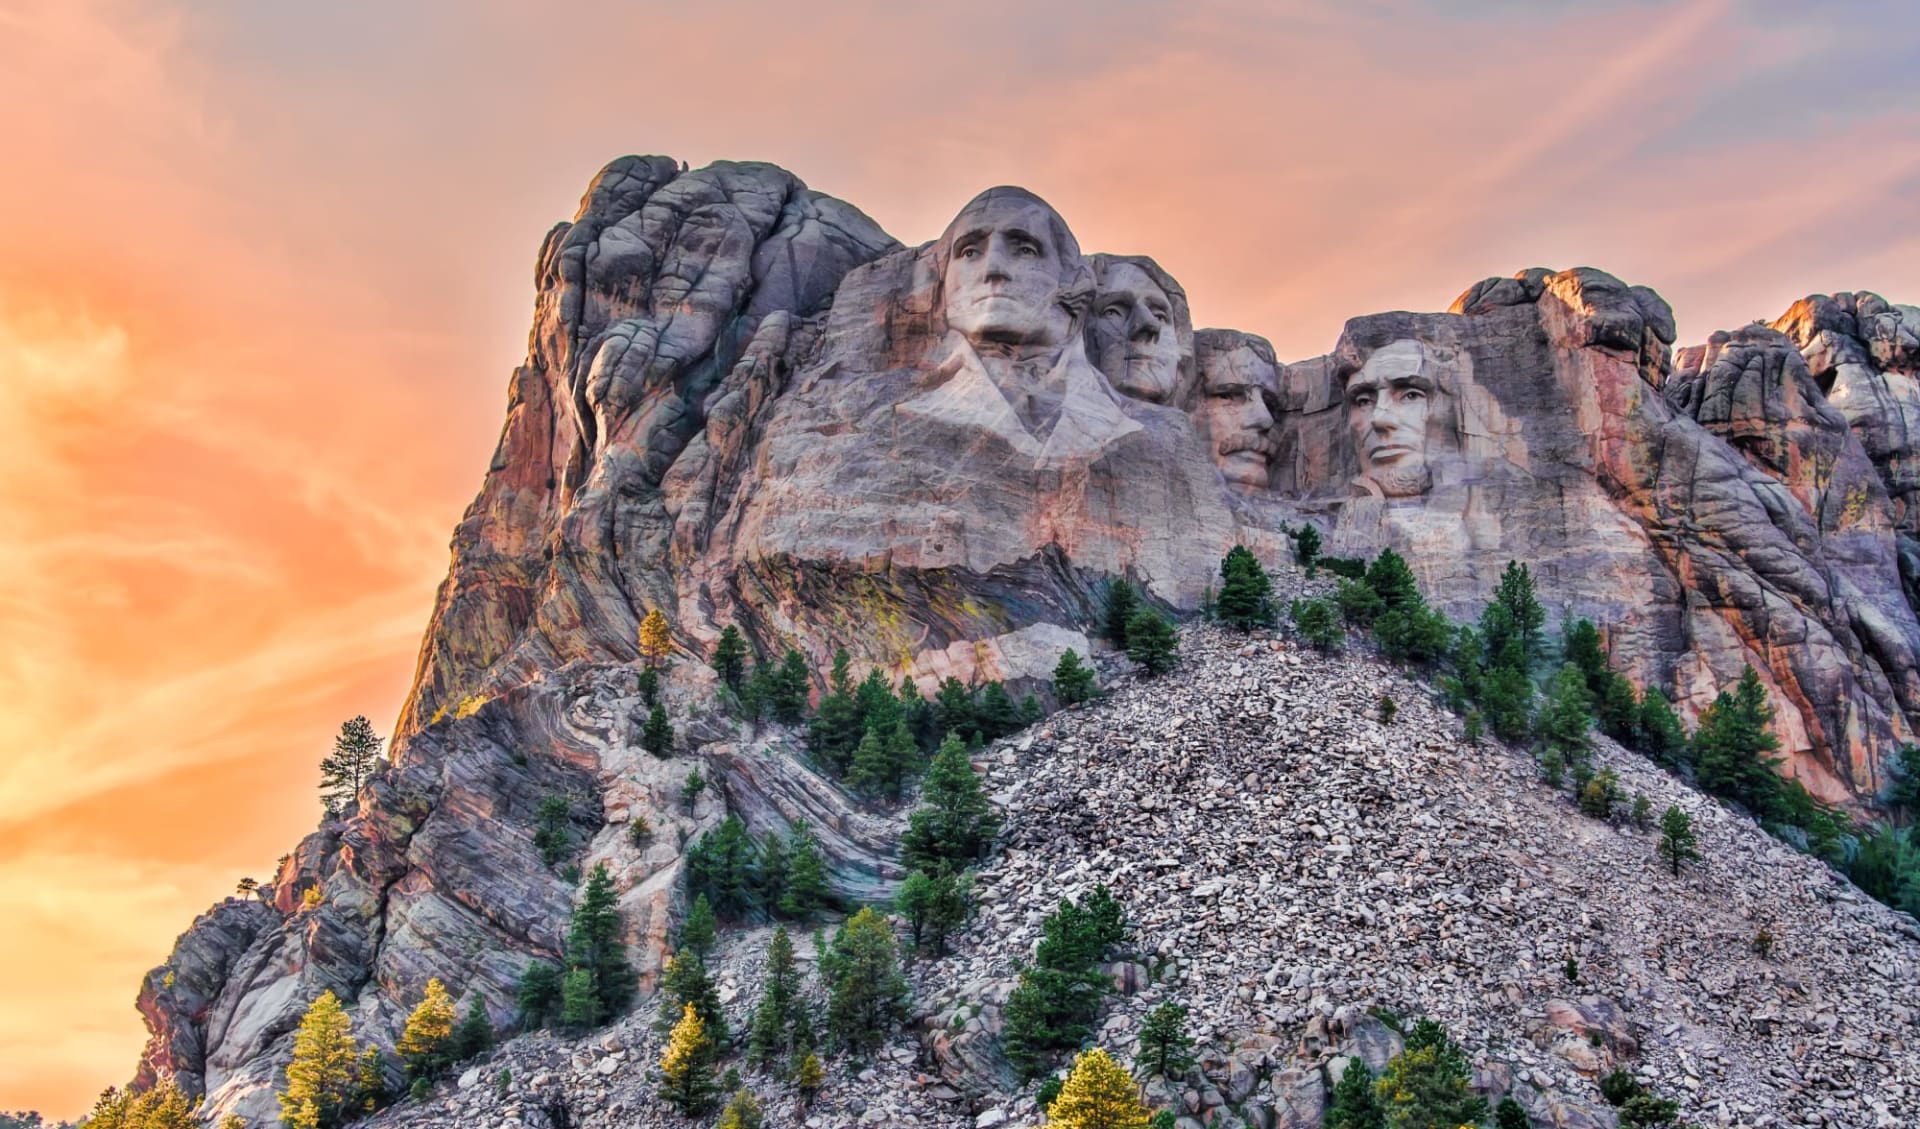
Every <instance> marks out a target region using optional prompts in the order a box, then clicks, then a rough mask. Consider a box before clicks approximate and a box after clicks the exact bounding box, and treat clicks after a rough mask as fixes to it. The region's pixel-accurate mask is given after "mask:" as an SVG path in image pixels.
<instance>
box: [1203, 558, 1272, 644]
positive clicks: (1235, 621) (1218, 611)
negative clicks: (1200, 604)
mask: <svg viewBox="0 0 1920 1129" xmlns="http://www.w3.org/2000/svg"><path fill="white" fill-rule="evenodd" d="M1220 581H1221V583H1220V596H1219V599H1218V600H1217V601H1216V603H1215V605H1214V614H1215V615H1217V616H1218V617H1219V619H1220V622H1222V623H1224V624H1226V625H1227V626H1228V627H1232V628H1236V629H1238V630H1240V631H1252V630H1253V629H1254V628H1256V627H1272V626H1273V624H1274V620H1275V609H1274V606H1273V581H1272V580H1271V579H1270V578H1269V577H1268V576H1267V570H1266V569H1265V568H1262V567H1261V565H1260V561H1259V559H1258V558H1256V557H1255V556H1254V555H1253V552H1252V550H1250V549H1248V548H1247V547H1246V546H1245V545H1235V546H1234V547H1233V548H1231V549H1228V550H1227V555H1226V557H1225V558H1224V559H1223V560H1221V562H1220Z"/></svg>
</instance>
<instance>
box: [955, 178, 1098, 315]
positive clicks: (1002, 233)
mask: <svg viewBox="0 0 1920 1129" xmlns="http://www.w3.org/2000/svg"><path fill="white" fill-rule="evenodd" d="M1065 226H1066V225H1065V224H1064V223H1063V222H1062V221H1061V219H1060V217H1059V215H1058V214H1057V213H1055V212H1054V211H1053V209H1052V208H1050V207H1048V206H1047V205H1045V204H1043V203H1041V202H1040V201H1038V200H1034V199H1031V198H1027V197H1023V196H1017V195H1010V194H1008V195H1000V194H995V193H992V192H989V193H986V194H984V195H982V196H981V197H979V198H977V199H975V200H974V201H973V202H972V203H970V204H968V205H967V206H966V208H964V209H962V211H961V212H960V214H959V215H958V216H955V217H954V220H953V223H952V224H950V225H949V226H948V227H947V235H946V236H945V237H944V240H943V241H944V243H945V245H946V247H947V259H946V262H945V263H944V264H943V266H942V270H943V271H944V274H943V276H942V290H943V291H944V294H945V300H946V311H945V312H946V318H947V325H948V326H949V327H951V328H953V329H956V330H958V331H959V332H960V333H961V334H963V335H964V336H965V337H966V338H967V339H968V340H969V341H971V342H973V343H974V344H975V345H981V344H985V343H989V342H995V343H1001V344H1009V345H1058V344H1060V343H1061V342H1064V341H1065V340H1066V339H1067V337H1068V336H1069V334H1070V333H1071V331H1072V329H1073V315H1072V314H1071V313H1069V312H1068V311H1067V309H1066V308H1065V307H1064V306H1062V305H1061V303H1060V301H1059V296H1060V290H1061V287H1062V286H1063V285H1064V284H1065V282H1066V280H1067V279H1068V278H1069V276H1070V274H1071V272H1072V269H1073V267H1074V266H1076V265H1077V264H1072V263H1068V262H1067V261H1066V255H1067V253H1068V249H1067V248H1063V247H1062V246H1061V245H1060V239H1059V237H1058V235H1057V234H1056V233H1057V232H1059V231H1063V230H1065ZM1072 254H1073V255H1074V256H1075V257H1076V258H1077V255H1078V251H1077V250H1074V251H1073V252H1072Z"/></svg>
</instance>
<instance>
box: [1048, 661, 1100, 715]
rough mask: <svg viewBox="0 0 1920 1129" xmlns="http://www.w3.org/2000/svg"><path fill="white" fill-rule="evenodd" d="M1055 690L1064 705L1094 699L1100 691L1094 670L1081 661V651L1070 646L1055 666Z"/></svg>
mask: <svg viewBox="0 0 1920 1129" xmlns="http://www.w3.org/2000/svg"><path fill="white" fill-rule="evenodd" d="M1053 692H1054V694H1055V695H1056V696H1058V697H1059V699H1060V703H1061V704H1062V705H1068V706H1076V705H1079V704H1080V703H1081V702H1085V701H1090V700H1092V698H1093V696H1094V695H1095V694H1096V693H1098V692H1099V686H1098V684H1097V683H1096V682H1095V680H1094V674H1093V670H1092V669H1091V668H1089V667H1088V666H1087V665H1086V664H1085V663H1082V662H1081V661H1080V655H1079V652H1077V651H1075V650H1074V649H1073V648H1072V647H1068V648H1067V649H1066V650H1065V651H1063V652H1062V653H1061V655H1060V661H1059V662H1058V663H1056V664H1055V665H1054V668H1053Z"/></svg>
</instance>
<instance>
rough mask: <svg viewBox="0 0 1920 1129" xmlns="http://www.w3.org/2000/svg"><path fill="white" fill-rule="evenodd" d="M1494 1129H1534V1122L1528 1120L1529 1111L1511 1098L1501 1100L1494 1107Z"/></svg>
mask: <svg viewBox="0 0 1920 1129" xmlns="http://www.w3.org/2000/svg"><path fill="white" fill-rule="evenodd" d="M1493 1129H1533V1122H1531V1121H1529V1120H1527V1111H1526V1110H1524V1109H1522V1108H1520V1103H1519V1102H1516V1101H1514V1100H1513V1098H1512V1097H1511V1096H1508V1097H1504V1098H1501V1099H1500V1104H1499V1105H1497V1106H1494V1107H1493Z"/></svg>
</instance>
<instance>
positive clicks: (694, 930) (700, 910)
mask: <svg viewBox="0 0 1920 1129" xmlns="http://www.w3.org/2000/svg"><path fill="white" fill-rule="evenodd" d="M719 938H720V922H719V921H718V920H717V919H716V918H715V917H714V915H713V903H712V902H709V901H708V900H707V896H706V895H705V894H698V895H695V896H694V899H693V906H692V908H690V909H688V910H687V920H686V923H685V924H683V925H682V926H680V949H681V951H683V952H689V953H692V954H693V955H694V956H695V957H697V958H699V959H700V960H702V961H704V960H706V959H707V958H708V957H709V956H711V955H713V946H714V943H715V942H717V941H718V940H719Z"/></svg>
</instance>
